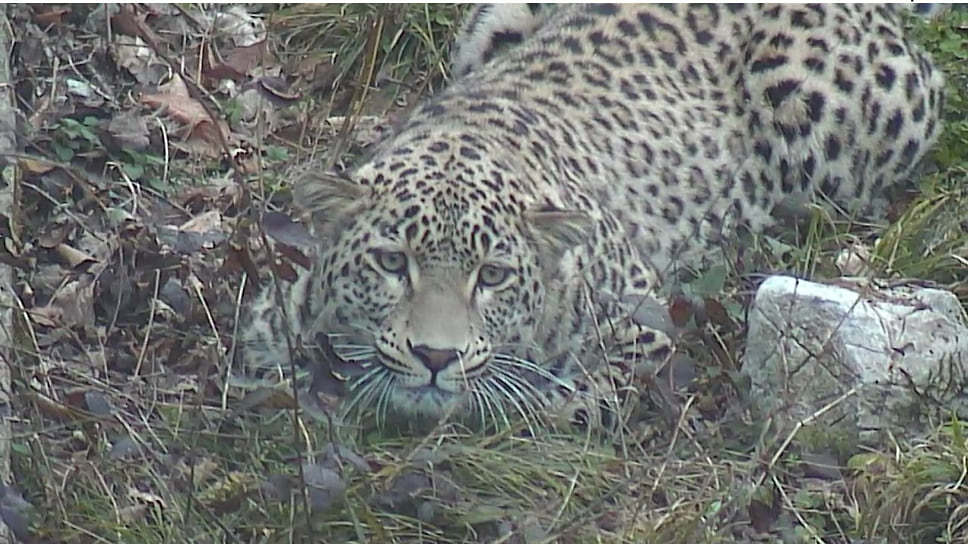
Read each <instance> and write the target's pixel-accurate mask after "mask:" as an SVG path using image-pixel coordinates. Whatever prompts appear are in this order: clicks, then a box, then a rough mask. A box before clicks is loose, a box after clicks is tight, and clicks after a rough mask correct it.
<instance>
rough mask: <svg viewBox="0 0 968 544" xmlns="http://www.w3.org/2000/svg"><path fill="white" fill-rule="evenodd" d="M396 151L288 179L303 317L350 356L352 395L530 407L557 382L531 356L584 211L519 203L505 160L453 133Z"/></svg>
mask: <svg viewBox="0 0 968 544" xmlns="http://www.w3.org/2000/svg"><path fill="white" fill-rule="evenodd" d="M404 150H405V151H409V153H403V151H400V150H397V151H396V153H394V152H391V153H389V154H386V155H385V156H388V157H389V158H387V159H379V158H377V159H373V160H371V161H370V162H368V163H367V164H364V165H363V166H361V167H359V168H357V169H355V170H353V171H352V172H351V173H350V174H349V175H347V176H340V175H318V176H315V177H312V178H311V179H308V180H305V181H304V182H303V183H300V184H299V185H298V186H297V189H296V194H295V197H296V201H297V202H298V203H299V204H300V205H301V206H302V207H303V208H304V209H305V210H306V211H307V212H308V216H309V217H310V221H311V224H312V225H313V227H314V231H315V232H316V233H317V237H318V242H319V247H318V248H317V251H318V253H317V254H318V259H319V261H318V262H317V263H316V267H315V270H314V273H313V277H312V278H311V279H310V281H312V282H315V283H314V284H313V285H312V286H311V291H310V292H311V293H313V295H312V296H314V297H318V300H320V301H321V306H320V310H321V311H320V315H319V317H318V320H317V321H316V322H315V323H314V324H313V325H312V329H313V330H314V331H318V332H322V333H324V334H326V335H327V336H328V337H329V338H330V342H331V344H332V345H333V347H334V348H335V350H336V352H337V353H338V354H339V356H340V357H341V358H342V359H343V361H344V362H349V363H351V366H352V367H354V369H355V372H354V373H353V377H352V378H351V379H350V383H349V385H350V387H349V389H350V391H352V394H351V395H350V398H349V399H348V402H349V403H350V405H351V406H354V407H357V408H361V409H367V408H369V409H372V408H374V407H376V408H378V409H379V410H381V411H383V413H382V414H380V415H382V416H387V415H402V416H404V417H412V416H425V417H431V418H439V417H441V416H443V415H446V414H448V413H451V411H453V413H455V414H458V415H461V416H468V415H469V416H474V417H478V416H479V417H482V418H484V419H495V418H497V419H498V420H504V421H506V419H504V417H505V415H507V414H508V412H507V411H508V410H510V411H511V412H517V413H518V414H520V415H523V416H526V417H527V416H534V415H536V414H537V413H538V410H539V409H540V407H541V405H542V403H543V402H544V397H543V396H542V394H541V391H542V390H544V389H546V388H547V387H548V384H551V386H552V387H554V384H555V383H556V377H555V375H554V373H553V371H552V370H551V369H550V366H549V365H548V364H547V363H543V362H542V360H541V358H540V356H539V355H538V354H540V353H541V352H542V349H541V348H542V347H543V346H541V345H540V340H541V339H542V337H543V336H545V335H546V334H547V331H545V330H542V329H544V328H547V327H549V326H552V327H553V326H555V325H556V324H554V323H549V320H548V319H547V318H546V315H547V314H546V313H545V312H546V310H547V307H548V305H549V304H553V303H555V302H556V301H555V300H553V298H554V291H555V289H554V287H553V286H552V285H549V283H554V282H555V281H557V282H559V283H560V282H561V278H560V275H557V279H556V280H553V278H555V277H556V273H555V272H554V270H555V269H556V268H558V263H559V262H560V260H561V259H562V258H563V256H564V255H565V253H567V252H568V251H569V250H570V249H571V248H574V247H576V246H578V245H579V244H581V243H582V242H583V236H584V233H585V232H586V231H587V230H588V226H589V222H588V219H587V216H585V215H584V214H582V213H577V212H571V211H563V210H560V209H555V208H553V207H550V206H548V205H543V206H541V208H540V209H529V203H528V201H527V200H528V199H527V197H526V196H525V195H526V193H525V192H524V191H523V190H522V189H521V188H520V187H518V186H517V185H518V182H517V181H516V180H515V179H514V178H513V176H511V175H510V174H509V173H508V171H507V165H505V164H502V163H501V162H499V161H497V162H495V161H490V160H486V159H485V158H484V155H483V154H482V153H480V152H478V151H476V150H473V149H470V148H464V147H461V145H460V144H458V145H455V144H451V143H447V142H443V141H436V142H429V143H427V144H426V148H425V149H423V150H422V151H421V152H417V151H413V149H412V148H404ZM558 325H562V324H558ZM388 412H389V413H388Z"/></svg>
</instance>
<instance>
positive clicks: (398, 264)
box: [376, 251, 407, 275]
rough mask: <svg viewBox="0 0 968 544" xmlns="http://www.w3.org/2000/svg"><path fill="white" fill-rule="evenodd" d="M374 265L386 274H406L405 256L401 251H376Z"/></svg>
mask: <svg viewBox="0 0 968 544" xmlns="http://www.w3.org/2000/svg"><path fill="white" fill-rule="evenodd" d="M376 264H377V265H378V266H379V267H380V268H382V269H383V271H384V272H386V273H388V274H396V275H402V274H405V273H406V272H407V254H406V253H404V252H402V251H377V252H376Z"/></svg>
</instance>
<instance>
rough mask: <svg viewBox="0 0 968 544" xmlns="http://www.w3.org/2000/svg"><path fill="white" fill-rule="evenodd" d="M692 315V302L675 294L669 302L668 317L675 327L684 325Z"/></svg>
mask: <svg viewBox="0 0 968 544" xmlns="http://www.w3.org/2000/svg"><path fill="white" fill-rule="evenodd" d="M692 315H693V307H692V303H691V302H690V301H689V299H687V298H686V297H683V296H677V297H675V298H673V299H672V300H671V301H670V302H669V317H671V318H672V322H673V324H675V326H676V327H680V328H682V327H685V326H686V324H687V323H689V320H690V319H692Z"/></svg>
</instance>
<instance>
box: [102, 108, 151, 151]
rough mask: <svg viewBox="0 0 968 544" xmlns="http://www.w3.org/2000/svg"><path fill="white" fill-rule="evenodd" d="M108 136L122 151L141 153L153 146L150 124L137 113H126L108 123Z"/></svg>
mask: <svg viewBox="0 0 968 544" xmlns="http://www.w3.org/2000/svg"><path fill="white" fill-rule="evenodd" d="M108 134H110V135H111V137H112V138H113V139H114V142H115V143H116V144H117V145H118V147H120V148H122V149H128V150H135V151H141V150H144V149H147V148H148V146H149V145H151V139H150V138H149V137H148V124H147V123H146V122H145V119H144V117H142V116H141V115H139V114H138V113H137V112H135V111H131V110H129V111H124V112H121V113H120V114H118V115H116V116H114V117H113V118H112V119H111V121H110V122H109V123H108Z"/></svg>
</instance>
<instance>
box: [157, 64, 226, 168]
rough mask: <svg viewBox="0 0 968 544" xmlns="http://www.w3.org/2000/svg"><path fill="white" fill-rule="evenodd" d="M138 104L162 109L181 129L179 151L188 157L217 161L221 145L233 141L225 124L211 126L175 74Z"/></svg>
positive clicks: (207, 117) (200, 106) (203, 110)
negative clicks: (190, 155) (182, 151)
mask: <svg viewBox="0 0 968 544" xmlns="http://www.w3.org/2000/svg"><path fill="white" fill-rule="evenodd" d="M141 102H142V103H143V104H145V105H146V106H149V107H152V108H161V109H163V111H165V112H166V113H167V114H168V115H170V116H171V117H172V119H174V120H175V121H176V122H178V123H180V124H181V125H182V130H181V131H180V134H179V137H180V138H181V139H182V140H183V142H184V144H185V145H183V146H182V147H183V148H184V149H185V150H186V151H188V152H190V153H193V154H197V155H203V156H207V157H213V158H214V157H220V156H221V149H222V147H221V146H222V141H223V140H224V141H226V142H229V141H231V140H232V138H230V137H229V136H230V131H229V130H228V126H227V125H226V124H225V122H224V121H219V122H218V123H214V122H212V118H211V117H210V116H209V115H208V112H207V111H205V107H204V106H202V104H201V103H200V102H199V101H198V100H195V99H194V98H192V96H191V94H190V93H189V92H188V86H187V85H186V84H185V81H184V80H183V79H182V78H181V76H179V75H178V74H175V75H174V77H172V79H171V81H169V82H168V83H167V84H165V85H163V86H161V87H159V88H158V92H157V93H146V94H143V95H141Z"/></svg>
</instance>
